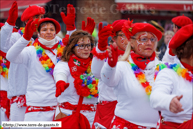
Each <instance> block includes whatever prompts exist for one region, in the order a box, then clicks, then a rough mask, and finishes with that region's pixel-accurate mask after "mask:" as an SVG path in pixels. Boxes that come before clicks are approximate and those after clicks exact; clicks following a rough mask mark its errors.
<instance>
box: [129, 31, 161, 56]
mask: <svg viewBox="0 0 193 129" xmlns="http://www.w3.org/2000/svg"><path fill="white" fill-rule="evenodd" d="M156 45H157V37H156V36H155V35H154V34H152V33H150V32H139V33H137V34H135V36H132V37H131V47H132V49H133V50H134V52H135V53H136V54H138V55H141V56H144V57H150V56H151V55H152V54H153V52H154V51H155V49H156Z"/></svg>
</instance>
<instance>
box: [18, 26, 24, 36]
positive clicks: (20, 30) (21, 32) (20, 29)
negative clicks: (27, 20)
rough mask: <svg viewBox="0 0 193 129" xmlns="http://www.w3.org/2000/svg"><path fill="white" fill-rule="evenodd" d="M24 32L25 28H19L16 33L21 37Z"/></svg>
mask: <svg viewBox="0 0 193 129" xmlns="http://www.w3.org/2000/svg"><path fill="white" fill-rule="evenodd" d="M24 32H25V27H20V28H19V30H18V33H19V34H20V35H21V36H22V35H23V34H24Z"/></svg>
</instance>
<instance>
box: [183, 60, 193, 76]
mask: <svg viewBox="0 0 193 129" xmlns="http://www.w3.org/2000/svg"><path fill="white" fill-rule="evenodd" d="M180 62H181V64H182V65H183V66H184V67H185V68H187V69H188V71H190V72H191V73H192V74H193V66H190V65H189V64H186V63H184V62H182V61H180Z"/></svg>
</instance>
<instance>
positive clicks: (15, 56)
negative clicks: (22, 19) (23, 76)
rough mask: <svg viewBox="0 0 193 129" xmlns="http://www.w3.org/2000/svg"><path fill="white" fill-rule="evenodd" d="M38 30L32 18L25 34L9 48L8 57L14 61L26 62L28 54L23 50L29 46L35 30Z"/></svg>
mask: <svg viewBox="0 0 193 129" xmlns="http://www.w3.org/2000/svg"><path fill="white" fill-rule="evenodd" d="M35 30H36V26H35V22H33V19H30V20H29V21H28V23H27V24H26V28H25V32H24V34H23V36H22V37H21V38H20V39H19V40H18V41H17V42H16V43H15V44H14V45H13V46H12V47H11V48H10V49H9V50H8V52H7V55H6V58H7V59H8V60H9V61H10V62H13V63H24V62H25V60H26V58H27V55H25V53H22V50H23V49H24V48H25V47H26V46H27V44H28V43H29V41H30V39H31V37H32V36H33V32H34V31H35Z"/></svg>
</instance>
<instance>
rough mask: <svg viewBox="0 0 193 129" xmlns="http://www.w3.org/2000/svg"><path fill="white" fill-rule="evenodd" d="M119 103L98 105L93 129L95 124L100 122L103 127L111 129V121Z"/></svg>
mask: <svg viewBox="0 0 193 129" xmlns="http://www.w3.org/2000/svg"><path fill="white" fill-rule="evenodd" d="M116 104H117V101H112V102H108V103H105V104H101V103H99V104H97V109H96V114H95V118H94V122H93V125H92V129H95V126H94V123H95V122H98V123H100V124H101V125H103V126H105V127H106V128H107V129H109V128H110V125H111V121H112V119H113V117H114V111H115V107H116Z"/></svg>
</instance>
